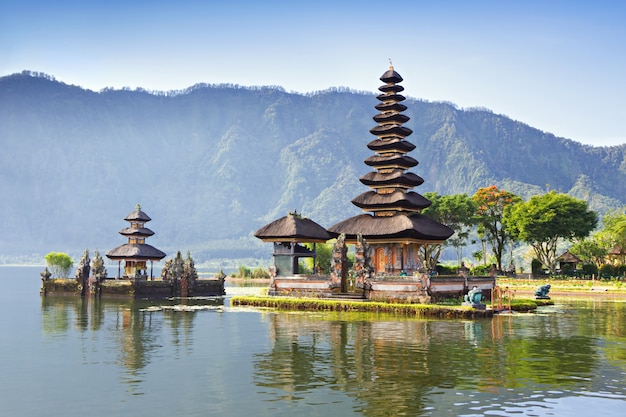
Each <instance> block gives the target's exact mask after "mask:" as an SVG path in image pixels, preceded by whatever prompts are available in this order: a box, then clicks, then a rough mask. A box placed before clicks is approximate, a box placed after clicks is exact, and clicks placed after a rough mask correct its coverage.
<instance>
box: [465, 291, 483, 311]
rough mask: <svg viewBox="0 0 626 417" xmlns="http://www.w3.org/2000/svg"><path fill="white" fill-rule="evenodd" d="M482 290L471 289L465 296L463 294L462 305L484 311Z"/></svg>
mask: <svg viewBox="0 0 626 417" xmlns="http://www.w3.org/2000/svg"><path fill="white" fill-rule="evenodd" d="M482 301H483V290H481V289H480V288H478V287H473V288H472V289H471V290H469V292H468V293H467V294H465V297H464V301H463V305H465V306H467V305H469V306H472V307H474V308H479V309H484V308H486V306H485V305H484V304H483V302H482Z"/></svg>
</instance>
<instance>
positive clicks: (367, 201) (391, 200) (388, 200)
mask: <svg viewBox="0 0 626 417" xmlns="http://www.w3.org/2000/svg"><path fill="white" fill-rule="evenodd" d="M352 204H354V205H355V206H357V207H359V208H362V209H367V210H376V209H379V210H380V209H386V210H390V209H394V210H418V209H424V208H426V207H429V206H430V205H431V204H432V202H431V201H430V200H429V199H427V198H426V197H424V196H423V195H421V194H418V193H416V192H414V191H409V192H406V193H405V192H403V191H400V190H398V191H394V192H393V193H390V194H379V193H377V192H375V191H366V192H364V193H363V194H361V195H359V196H358V197H356V198H354V199H353V200H352Z"/></svg>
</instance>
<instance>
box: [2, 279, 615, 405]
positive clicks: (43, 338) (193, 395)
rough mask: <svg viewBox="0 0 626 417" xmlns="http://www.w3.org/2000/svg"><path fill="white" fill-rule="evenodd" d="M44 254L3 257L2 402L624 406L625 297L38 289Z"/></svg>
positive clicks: (28, 403) (16, 403)
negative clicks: (446, 298) (490, 300)
mask: <svg viewBox="0 0 626 417" xmlns="http://www.w3.org/2000/svg"><path fill="white" fill-rule="evenodd" d="M41 269H42V268H31V267H28V268H27V267H1V268H0V283H1V284H2V291H0V313H1V314H0V335H1V339H0V340H1V341H0V371H1V373H0V375H1V376H0V416H11V417H17V416H30V417H32V416H46V417H49V416H63V417H73V416H81V417H84V416H96V417H97V416H107V417H110V416H151V417H152V416H154V417H156V416H212V415H219V416H246V417H252V416H272V417H276V416H325V417H328V416H348V415H362V416H395V415H407V416H577V417H579V416H596V415H601V416H620V417H621V416H624V415H626V302H625V301H626V300H609V301H604V300H598V299H588V300H578V301H574V300H557V303H556V305H555V306H551V307H547V308H544V309H541V310H540V311H539V312H537V313H534V314H520V315H501V316H497V317H494V318H493V319H488V320H476V321H465V320H458V321H457V320H455V321H451V320H448V321H444V320H418V319H405V318H396V317H391V316H379V315H363V314H345V313H344V314H332V313H329V314H319V313H277V312H272V311H260V310H252V309H235V308H230V307H229V297H228V296H226V297H225V298H224V299H217V300H189V301H187V302H186V303H183V302H182V301H181V300H172V301H155V302H148V301H135V302H133V301H122V300H108V299H101V300H94V299H79V298H74V297H40V296H39V286H40V280H39V272H40V270H41ZM236 291H239V292H242V291H243V292H245V291H248V290H242V289H237V288H232V287H229V288H227V293H230V294H232V293H234V292H236Z"/></svg>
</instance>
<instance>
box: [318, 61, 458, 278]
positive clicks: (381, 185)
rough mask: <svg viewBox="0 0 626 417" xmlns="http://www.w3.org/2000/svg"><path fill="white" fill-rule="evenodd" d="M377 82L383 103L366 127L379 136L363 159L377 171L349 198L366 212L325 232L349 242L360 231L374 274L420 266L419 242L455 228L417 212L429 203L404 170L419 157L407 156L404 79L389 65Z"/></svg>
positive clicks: (434, 241) (437, 240) (444, 235)
mask: <svg viewBox="0 0 626 417" xmlns="http://www.w3.org/2000/svg"><path fill="white" fill-rule="evenodd" d="M380 80H381V81H383V82H384V83H385V84H384V85H383V86H381V87H379V88H378V89H379V90H380V91H381V94H380V95H378V97H377V98H378V100H380V101H381V103H379V104H378V105H376V109H377V110H379V111H380V113H379V114H377V115H376V116H374V120H375V121H376V122H377V123H378V126H375V127H374V128H372V129H370V133H372V134H373V135H375V136H376V137H377V138H376V139H374V140H373V141H371V142H370V143H368V144H367V147H368V148H369V149H371V150H372V151H374V152H375V154H374V155H372V156H370V157H369V158H367V159H366V160H365V164H366V165H368V166H370V167H372V168H374V169H375V171H373V172H369V173H367V174H365V175H364V176H362V177H361V178H360V181H361V182H362V183H363V184H365V185H367V186H368V187H370V189H371V190H370V191H367V192H365V193H363V194H361V195H359V196H358V197H356V198H355V199H353V200H352V203H353V204H354V205H355V206H357V207H359V208H361V209H362V210H363V211H364V212H365V213H363V214H360V215H358V216H355V217H351V218H349V219H347V220H344V221H342V222H340V223H337V224H335V225H334V226H332V227H330V228H329V229H328V231H329V232H331V233H336V234H344V235H345V237H346V242H349V243H355V242H356V240H357V236H358V235H359V234H361V235H362V236H363V238H365V240H366V241H367V243H368V244H369V245H370V247H371V248H372V250H373V258H374V259H373V266H374V269H375V273H377V274H380V273H388V274H391V275H399V274H404V273H407V274H410V273H412V272H413V271H416V270H418V269H420V267H421V263H420V258H419V248H420V247H421V246H423V245H433V244H434V245H439V244H441V243H443V242H444V241H445V240H446V239H447V238H449V237H450V236H452V234H453V233H454V231H453V230H452V229H450V228H449V227H447V226H445V225H443V224H440V223H438V222H436V221H434V220H432V219H430V218H429V217H426V216H424V215H422V214H420V212H421V210H423V209H424V208H426V207H428V206H429V205H430V204H431V202H430V201H429V200H428V199H426V198H425V197H423V196H422V195H420V194H418V193H416V192H414V191H411V190H412V189H413V187H416V186H419V185H421V184H422V183H423V182H424V180H423V179H422V178H421V177H419V176H418V175H416V174H414V173H412V172H409V171H408V170H409V169H410V168H413V167H415V166H416V165H417V164H418V161H417V160H415V159H414V158H412V157H410V156H409V155H407V153H409V152H410V151H412V150H413V149H415V145H413V144H412V143H410V142H409V141H407V140H406V137H407V136H409V135H411V133H413V132H412V130H411V129H409V128H407V127H405V126H403V124H404V123H406V122H407V121H408V120H409V117H408V116H406V115H405V114H402V112H403V111H405V110H406V109H407V107H406V106H405V105H404V104H402V103H401V102H402V101H403V100H405V97H404V96H402V95H401V94H399V93H400V92H402V91H403V90H404V87H402V86H400V85H398V83H400V82H401V81H402V77H401V76H400V74H398V73H397V72H396V71H394V69H393V66H390V67H389V70H388V71H387V72H385V73H384V74H383V75H382V76H381V77H380Z"/></svg>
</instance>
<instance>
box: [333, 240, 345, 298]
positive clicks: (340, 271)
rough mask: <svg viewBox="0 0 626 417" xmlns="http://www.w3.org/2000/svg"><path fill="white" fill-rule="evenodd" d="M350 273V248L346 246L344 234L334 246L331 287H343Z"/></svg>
mask: <svg viewBox="0 0 626 417" xmlns="http://www.w3.org/2000/svg"><path fill="white" fill-rule="evenodd" d="M347 272H348V248H347V246H346V236H345V235H344V234H343V233H342V234H340V235H339V237H338V238H337V241H336V242H335V245H334V246H333V251H332V255H331V258H330V281H331V284H330V285H331V287H335V288H337V287H342V291H345V289H344V288H343V283H344V282H345V280H346V277H347Z"/></svg>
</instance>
